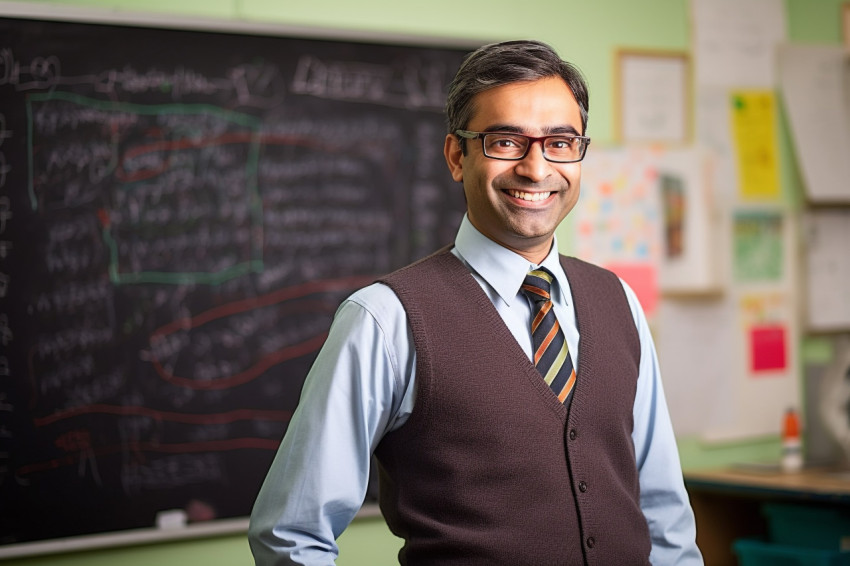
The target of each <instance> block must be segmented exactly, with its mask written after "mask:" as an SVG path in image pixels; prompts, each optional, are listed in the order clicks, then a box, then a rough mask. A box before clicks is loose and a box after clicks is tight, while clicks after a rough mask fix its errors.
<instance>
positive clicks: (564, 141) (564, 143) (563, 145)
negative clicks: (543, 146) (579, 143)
mask: <svg viewBox="0 0 850 566" xmlns="http://www.w3.org/2000/svg"><path fill="white" fill-rule="evenodd" d="M574 144H575V139H573V138H555V139H550V140H549V143H548V145H549V147H550V148H552V149H570V148H571V147H572V146H573V145H574Z"/></svg>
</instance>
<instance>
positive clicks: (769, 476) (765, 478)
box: [685, 468, 850, 566]
mask: <svg viewBox="0 0 850 566" xmlns="http://www.w3.org/2000/svg"><path fill="white" fill-rule="evenodd" d="M685 486H686V487H687V488H688V493H689V495H690V498H691V505H692V506H693V509H694V515H695V516H696V522H697V544H698V545H699V547H700V550H702V553H703V557H704V558H705V563H706V566H726V565H730V564H736V563H737V560H736V558H735V555H734V553H733V551H732V542H733V541H734V540H735V539H737V538H741V537H749V536H756V537H757V536H765V535H766V534H767V522H766V519H765V517H764V515H762V511H761V506H762V504H763V503H765V502H784V503H810V504H813V505H822V506H838V507H848V508H850V470H828V469H814V470H805V471H803V472H800V473H783V472H780V471H778V470H770V469H743V468H741V469H722V470H692V471H687V472H685Z"/></svg>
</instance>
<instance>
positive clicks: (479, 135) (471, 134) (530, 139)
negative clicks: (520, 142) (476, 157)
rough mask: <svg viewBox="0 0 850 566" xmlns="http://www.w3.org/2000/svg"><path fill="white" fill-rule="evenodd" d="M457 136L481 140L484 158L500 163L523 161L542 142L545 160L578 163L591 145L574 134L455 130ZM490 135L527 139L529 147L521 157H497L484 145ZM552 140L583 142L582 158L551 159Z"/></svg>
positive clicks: (585, 139) (587, 139)
mask: <svg viewBox="0 0 850 566" xmlns="http://www.w3.org/2000/svg"><path fill="white" fill-rule="evenodd" d="M455 135H456V136H457V137H459V138H463V139H466V140H474V139H480V140H481V152H482V153H484V157H488V158H490V159H498V160H500V161H521V160H523V159H525V158H526V157H527V156H528V152H529V151H530V150H531V146H532V145H534V144H535V143H537V142H540V147H541V148H542V149H543V159H545V160H546V161H550V162H552V163H578V162H579V161H581V160H583V159H584V156H585V155H586V154H587V147H588V146H589V145H590V138H589V137H587V136H576V135H573V134H552V135H549V136H540V137H534V136H527V135H525V134H520V133H517V132H472V131H470V130H455ZM489 135H503V136H517V137H521V138H525V139H527V140H528V145H527V146H525V151H524V152H523V153H522V155H520V156H519V157H496V156H493V155H490V154H488V153H487V148H486V146H485V144H484V137H485V136H489ZM550 138H571V139H576V140H581V141H582V146H581V156H580V157H579V158H578V159H568V160H566V161H562V160H559V159H551V158H549V157H547V156H546V140H547V139H550Z"/></svg>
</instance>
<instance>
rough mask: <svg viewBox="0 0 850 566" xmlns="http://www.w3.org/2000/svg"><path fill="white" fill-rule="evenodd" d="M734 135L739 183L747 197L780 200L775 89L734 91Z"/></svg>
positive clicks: (732, 113)
mask: <svg viewBox="0 0 850 566" xmlns="http://www.w3.org/2000/svg"><path fill="white" fill-rule="evenodd" d="M731 103H732V111H731V115H732V135H733V136H734V138H735V147H736V148H737V154H738V155H737V156H738V184H739V187H738V189H739V192H740V195H741V198H742V199H743V200H761V201H764V200H779V196H780V189H779V157H778V149H777V146H776V126H775V108H776V99H775V97H774V95H773V92H771V91H764V90H747V91H737V92H733V93H732V95H731Z"/></svg>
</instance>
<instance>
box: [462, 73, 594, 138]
mask: <svg viewBox="0 0 850 566" xmlns="http://www.w3.org/2000/svg"><path fill="white" fill-rule="evenodd" d="M482 122H483V123H482ZM470 123H471V124H472V123H474V124H475V125H476V127H478V128H487V129H492V128H491V126H494V125H499V124H504V125H505V126H513V127H512V128H511V129H515V128H520V129H522V128H533V129H535V130H540V129H541V128H545V129H547V130H549V129H552V128H555V129H557V130H559V131H561V130H563V129H564V128H574V129H575V130H577V131H578V130H580V129H581V109H580V108H579V105H578V102H577V101H576V98H575V95H574V94H573V92H572V90H571V89H570V87H569V86H568V85H567V83H566V82H564V81H563V79H561V78H559V77H547V78H543V79H539V80H536V81H522V82H515V83H509V84H506V85H500V86H496V87H493V88H491V89H488V90H485V91H482V92H480V93H478V94H476V95H475V96H474V97H473V99H472V113H471V115H470Z"/></svg>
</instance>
